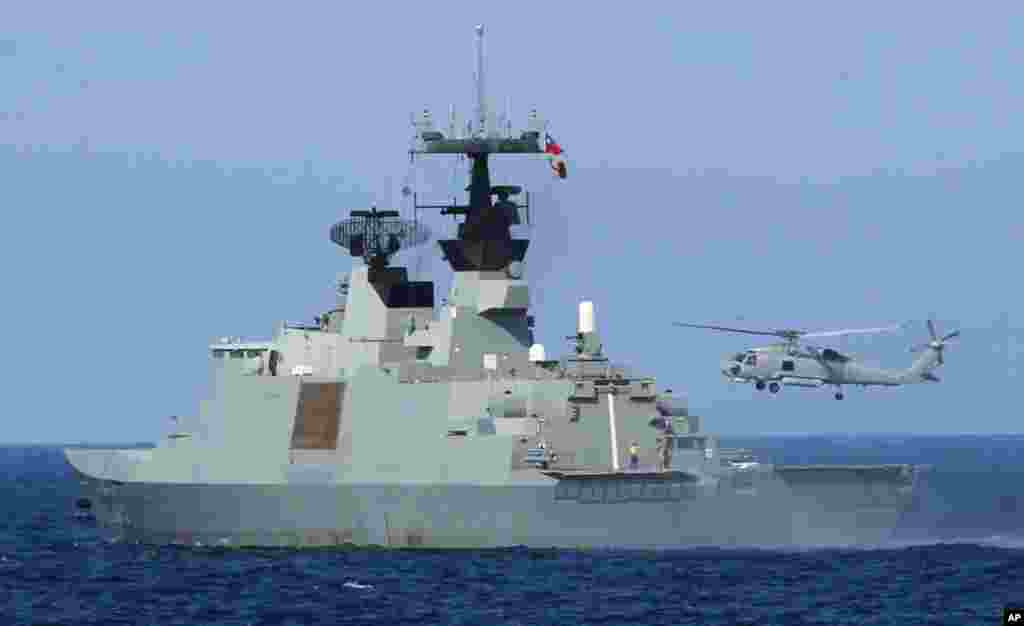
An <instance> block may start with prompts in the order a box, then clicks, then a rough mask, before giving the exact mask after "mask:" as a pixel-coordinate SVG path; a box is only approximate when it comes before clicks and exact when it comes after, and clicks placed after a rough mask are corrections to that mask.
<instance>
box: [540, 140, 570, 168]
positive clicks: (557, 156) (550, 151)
mask: <svg viewBox="0 0 1024 626" xmlns="http://www.w3.org/2000/svg"><path fill="white" fill-rule="evenodd" d="M544 154H546V155H547V158H548V162H549V163H550V164H551V171H553V172H554V173H555V176H557V177H559V178H565V177H566V175H567V174H568V172H567V171H566V166H565V157H563V156H562V146H560V145H558V142H557V141H555V138H554V137H552V136H551V135H550V134H548V133H544Z"/></svg>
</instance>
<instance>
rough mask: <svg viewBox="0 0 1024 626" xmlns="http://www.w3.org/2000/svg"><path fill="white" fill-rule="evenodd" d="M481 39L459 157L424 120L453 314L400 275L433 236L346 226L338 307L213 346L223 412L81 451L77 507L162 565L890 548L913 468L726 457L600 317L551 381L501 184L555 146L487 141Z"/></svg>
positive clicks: (585, 311)
mask: <svg viewBox="0 0 1024 626" xmlns="http://www.w3.org/2000/svg"><path fill="white" fill-rule="evenodd" d="M476 36H477V58H476V64H477V69H476V74H475V81H476V88H477V102H476V111H475V113H474V115H475V119H474V120H473V121H472V122H471V123H470V124H469V125H468V128H466V129H464V130H465V132H463V131H462V130H460V129H457V128H456V124H455V121H454V115H452V119H451V120H450V124H449V127H448V129H447V131H448V132H447V133H443V132H441V131H438V130H436V129H435V127H434V125H433V123H432V122H431V121H430V119H429V112H425V113H424V115H422V116H414V126H415V129H416V132H415V135H416V137H415V140H414V146H413V150H412V153H413V155H414V156H415V155H446V156H448V157H461V158H465V159H466V161H467V163H468V164H469V165H470V172H469V181H470V182H469V186H468V187H467V191H468V203H467V204H464V205H460V204H457V203H456V202H455V201H452V202H450V203H444V204H434V205H421V204H419V202H418V199H417V200H415V201H414V202H413V204H414V206H415V207H416V208H417V210H419V209H424V210H425V209H428V208H433V209H437V208H440V210H441V213H442V214H445V215H452V216H455V218H456V220H462V221H461V222H459V223H458V226H457V229H456V231H455V232H454V233H453V236H452V237H451V238H450V239H442V240H440V241H438V242H437V243H438V244H439V247H440V252H441V254H442V256H443V258H444V260H445V261H447V263H448V264H449V265H450V267H451V270H452V272H453V273H454V276H453V280H452V288H451V291H450V295H449V297H448V298H447V299H446V301H444V302H443V303H441V305H440V306H435V302H434V285H433V283H432V282H430V281H415V280H410V278H409V272H408V271H407V269H406V268H403V267H397V266H394V265H393V264H392V260H393V259H394V256H395V254H396V253H397V252H399V251H400V250H402V249H403V248H408V247H410V246H412V245H415V244H417V243H421V242H423V241H424V240H426V239H428V237H429V236H428V235H427V234H426V229H425V228H424V227H423V225H422V224H421V223H420V221H419V220H418V219H402V218H401V216H400V214H399V213H398V212H397V211H378V210H377V209H376V208H373V209H370V210H368V211H365V210H364V211H353V212H352V213H351V216H350V217H349V218H348V219H345V220H343V221H341V222H339V223H338V224H335V225H334V226H333V227H332V228H331V232H330V238H331V240H332V241H333V242H334V243H336V244H338V245H340V246H341V247H342V248H344V249H345V251H346V252H347V253H348V254H349V255H351V257H352V258H353V261H354V263H353V265H354V266H353V269H352V271H351V273H350V274H349V275H348V277H347V279H346V280H345V281H344V283H343V284H341V286H340V287H341V288H340V289H339V301H338V304H337V306H336V307H335V308H333V310H331V311H329V312H327V313H326V314H324V315H323V316H319V317H318V319H317V322H316V323H314V324H290V323H282V324H281V325H279V326H278V328H277V329H276V331H275V333H274V335H273V338H272V339H271V340H269V341H248V342H247V341H242V340H240V339H236V338H225V339H223V340H221V342H219V343H214V344H213V345H211V346H210V350H209V359H210V363H211V366H212V367H213V370H214V378H213V383H212V387H213V393H212V395H211V397H210V399H208V400H205V401H202V402H201V403H200V407H199V412H198V416H196V417H194V418H191V419H187V418H181V419H179V420H178V422H177V429H176V431H175V432H173V433H171V434H170V435H169V436H168V437H167V438H166V439H164V440H162V441H160V442H158V443H157V445H156V446H155V447H153V448H151V449H144V450H86V449H68V450H66V458H67V460H68V462H69V463H70V465H71V466H72V467H73V468H74V470H75V475H76V476H77V478H78V480H79V481H80V483H81V495H80V497H79V498H78V500H77V505H78V506H79V507H80V508H82V509H87V510H89V511H91V512H92V513H93V514H94V515H95V516H96V518H97V519H98V520H100V521H101V522H102V523H103V524H104V525H105V526H106V527H108V528H109V529H111V530H112V531H114V532H115V533H116V534H117V536H119V537H120V538H122V539H126V540H135V541H140V542H144V543H156V544H173V543H178V544H186V545H229V546H332V545H379V546H390V547H441V548H465V547H501V546H515V545H525V546H533V547H580V546H592V547H598V546H609V547H611V546H614V547H673V546H687V545H751V546H763V545H769V546H785V545H794V544H795V545H808V544H812V545H835V544H840V545H849V544H863V543H869V544H874V543H878V542H881V541H883V540H884V539H885V538H886V537H887V536H888V535H889V534H890V533H891V531H892V530H893V527H894V525H895V524H896V522H897V520H898V518H899V516H900V514H901V512H902V511H903V510H904V509H905V508H906V507H907V505H908V503H909V502H910V499H911V497H912V492H913V487H914V483H915V479H916V477H917V476H918V474H919V472H918V471H917V469H916V468H914V467H912V466H907V465H884V466H881V465H876V466H843V465H831V466H829V465H825V466H780V465H772V464H770V463H759V462H758V461H757V460H756V459H754V458H753V456H752V455H751V453H750V452H749V451H745V450H728V449H723V448H720V447H719V446H718V441H717V438H716V437H715V435H713V434H711V433H709V432H707V431H705V430H704V428H703V426H704V424H703V420H702V419H701V417H700V416H697V415H691V414H690V412H689V411H688V407H687V404H686V402H685V401H684V400H683V399H682V398H681V397H677V396H673V395H672V394H671V392H670V391H669V390H663V389H662V388H661V387H660V386H659V384H658V383H657V381H656V380H655V378H654V377H653V376H646V375H638V374H634V373H633V371H632V369H631V368H627V367H623V366H620V365H616V364H613V363H612V362H611V361H610V360H609V358H608V356H607V355H606V354H605V349H604V346H603V345H602V342H601V339H600V336H599V334H598V329H597V323H596V316H595V307H594V304H593V303H592V302H581V303H579V310H578V312H577V313H578V324H577V328H576V329H575V333H574V334H572V335H571V336H570V337H569V338H568V339H569V340H570V342H571V343H570V354H568V355H567V356H564V357H561V358H556V359H549V358H548V357H547V355H546V352H545V349H544V347H543V346H541V345H538V344H536V343H535V342H534V330H533V329H534V319H533V317H532V316H531V315H529V314H528V311H529V306H530V291H529V286H528V283H527V281H526V278H525V276H524V263H523V262H524V259H525V256H526V251H527V246H528V244H529V240H528V239H527V238H517V237H515V236H513V230H521V229H514V228H513V227H514V226H515V225H516V224H520V223H521V222H523V220H524V219H525V217H524V215H525V214H526V213H528V205H529V202H528V199H527V194H523V193H522V189H521V188H520V187H517V186H512V185H492V183H491V173H490V162H491V160H492V157H495V158H496V157H499V156H500V157H504V156H505V155H527V156H529V155H533V156H534V157H535V158H536V157H538V156H539V157H544V156H545V152H546V150H545V139H546V137H547V133H546V131H545V129H546V123H545V122H543V121H542V120H541V119H540V118H539V117H537V116H536V115H535V114H533V113H531V116H530V121H529V124H528V126H527V128H526V130H525V131H524V132H522V133H520V134H518V135H515V136H513V134H512V133H511V131H510V130H509V129H508V127H507V125H506V127H505V128H500V126H501V125H500V124H495V123H494V119H493V117H492V116H491V115H490V114H489V112H488V110H487V106H486V100H485V97H484V91H483V87H484V73H483V41H482V38H483V29H482V27H478V28H477V32H476ZM496 127H497V128H496ZM547 152H548V153H549V154H548V155H547V156H551V155H550V152H551V151H550V150H547ZM552 165H553V167H554V169H555V170H556V171H557V172H559V173H560V175H562V176H564V174H565V169H564V163H557V164H556V163H553V164H552ZM520 197H522V199H523V202H522V203H521V204H520V202H519V198H520ZM566 330H569V329H566Z"/></svg>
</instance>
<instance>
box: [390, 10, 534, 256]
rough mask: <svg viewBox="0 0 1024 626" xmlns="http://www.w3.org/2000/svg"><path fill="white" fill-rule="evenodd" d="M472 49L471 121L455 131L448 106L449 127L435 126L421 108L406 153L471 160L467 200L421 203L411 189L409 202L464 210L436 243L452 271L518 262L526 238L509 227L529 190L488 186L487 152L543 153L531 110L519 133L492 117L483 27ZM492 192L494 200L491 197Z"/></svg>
mask: <svg viewBox="0 0 1024 626" xmlns="http://www.w3.org/2000/svg"><path fill="white" fill-rule="evenodd" d="M475 30H476V54H475V71H474V75H473V80H474V95H475V98H476V103H475V107H474V108H475V111H474V117H475V119H474V120H473V123H472V124H470V126H469V128H468V129H467V130H468V133H467V135H466V136H464V137H463V136H458V126H457V124H456V122H455V114H454V107H452V108H451V109H450V111H449V121H448V132H449V135H448V136H445V134H444V133H442V132H440V131H438V130H437V129H436V128H435V127H434V123H433V120H432V119H431V116H430V111H429V110H424V111H423V114H422V116H421V117H420V118H419V119H416V118H415V117H414V119H413V126H414V127H415V129H416V136H415V138H414V140H413V142H414V145H413V148H412V150H410V156H411V157H412V158H415V157H416V156H417V155H439V154H446V155H464V156H466V157H467V158H468V159H469V161H470V162H471V166H470V172H469V179H470V182H469V186H468V187H467V188H466V191H467V192H469V203H468V204H465V205H459V204H456V202H455V201H454V200H453V201H452V202H450V203H445V204H420V203H419V201H418V195H416V194H414V198H413V206H414V207H415V208H416V209H417V210H418V209H440V210H441V214H442V215H452V216H462V217H464V221H463V222H462V223H460V224H459V226H458V233H457V236H456V238H455V239H448V240H441V241H440V242H439V243H440V245H441V249H442V251H443V252H444V258H445V260H447V261H448V263H449V264H450V265H451V266H452V269H453V270H455V271H457V272H458V271H494V270H502V269H505V268H508V267H509V266H510V265H511V264H512V263H515V262H522V260H523V258H524V257H525V255H526V248H527V246H528V245H529V243H530V242H529V240H528V239H513V237H512V233H511V230H510V227H511V226H513V225H515V224H519V223H521V217H520V210H528V209H529V194H526V201H525V202H524V203H522V204H520V203H518V202H516V201H513V200H512V197H514V196H518V195H520V194H521V193H522V191H523V190H522V188H521V187H518V186H513V185H502V186H492V185H491V175H490V156H491V155H492V154H501V155H511V154H519V155H543V154H544V151H543V147H542V139H541V134H542V132H543V130H544V127H545V124H544V123H543V122H542V121H540V120H539V119H538V118H537V117H536V115H535V114H533V115H531V119H530V123H529V125H528V127H527V129H526V130H525V131H523V132H522V133H521V134H520V136H519V137H513V136H511V133H509V132H506V133H505V134H504V136H503V134H502V133H501V132H499V130H498V129H497V128H496V126H495V124H494V123H493V122H494V120H492V119H491V117H492V116H491V113H490V107H489V106H488V102H487V93H486V83H485V77H486V72H485V60H486V59H485V56H484V40H483V38H484V27H483V26H477V27H476V29H475ZM507 123H508V122H506V124H507ZM495 197H496V201H495V200H492V198H495Z"/></svg>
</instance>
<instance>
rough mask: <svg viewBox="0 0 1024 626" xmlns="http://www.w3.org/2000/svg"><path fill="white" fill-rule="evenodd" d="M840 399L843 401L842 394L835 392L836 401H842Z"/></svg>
mask: <svg viewBox="0 0 1024 626" xmlns="http://www.w3.org/2000/svg"><path fill="white" fill-rule="evenodd" d="M842 399H843V392H842V391H837V392H836V400H842Z"/></svg>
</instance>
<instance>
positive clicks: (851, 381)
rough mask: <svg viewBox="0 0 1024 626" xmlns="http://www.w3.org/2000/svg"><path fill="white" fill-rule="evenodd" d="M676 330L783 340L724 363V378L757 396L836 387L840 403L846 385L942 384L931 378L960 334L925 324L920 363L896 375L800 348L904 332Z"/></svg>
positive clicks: (825, 352)
mask: <svg viewBox="0 0 1024 626" xmlns="http://www.w3.org/2000/svg"><path fill="white" fill-rule="evenodd" d="M673 324H674V325H675V326H682V327H684V328H704V329H709V330H717V331H723V332H730V333H744V334H747V335H768V336H772V337H779V338H781V339H782V340H783V342H782V343H778V344H773V345H769V346H762V347H758V348H751V349H749V350H746V351H744V352H739V353H736V354H734V355H731V356H728V357H726V358H723V360H722V364H721V369H722V374H724V375H725V377H726V378H728V379H730V380H731V381H733V382H737V383H754V386H755V387H756V388H757V389H758V390H763V389H765V388H767V389H768V391H770V392H772V393H778V391H779V390H780V389H781V388H782V386H787V387H810V388H817V387H821V386H824V385H834V386H835V388H836V393H835V398H836V400H842V399H843V388H842V386H843V385H861V386H862V387H867V386H869V385H880V386H886V387H896V386H900V385H909V384H914V383H924V382H939V378H938V377H937V376H935V374H933V373H932V370H933V369H935V368H936V367H938V366H939V365H942V364H943V360H942V351H943V349H944V348H945V344H946V341H948V340H950V339H953V338H954V337H959V336H960V331H959V330H955V331H953V332H951V333H949V334H947V335H945V336H942V337H940V336H939V335H938V333H937V332H936V331H935V323H934V322H933V321H932V320H930V319H929V320H928V321H927V324H928V332H929V333H930V334H931V341H929V342H928V343H926V344H922V345H920V346H917V347H915V348H911V351H917V350H924V354H922V355H921V356H920V357H918V358H917V360H916V361H914V363H913V364H912V365H911V366H910V367H909V368H907V369H901V370H896V369H881V368H876V367H868V366H865V365H861V364H860V363H857V361H856V360H855V359H854V358H853V357H851V356H847V355H844V354H841V353H840V352H839V351H837V350H835V349H833V348H820V347H817V346H812V345H807V344H802V343H801V341H802V340H803V339H805V338H821V337H838V336H842V335H853V334H863V333H882V332H889V331H894V330H897V329H899V328H900V326H885V327H878V328H857V329H847V330H826V331H817V332H807V331H803V330H751V329H748V328H733V327H729V326H710V325H706V324H685V323H682V322H673Z"/></svg>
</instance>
